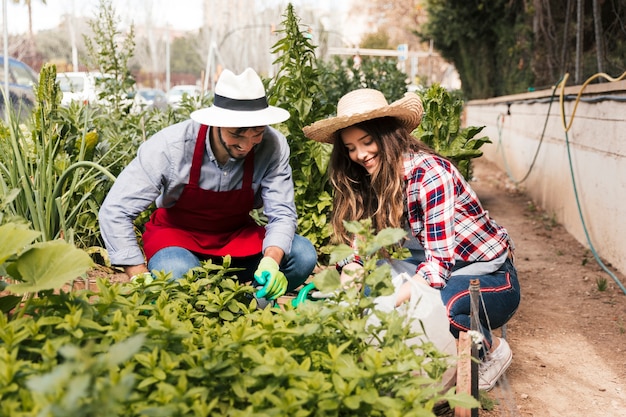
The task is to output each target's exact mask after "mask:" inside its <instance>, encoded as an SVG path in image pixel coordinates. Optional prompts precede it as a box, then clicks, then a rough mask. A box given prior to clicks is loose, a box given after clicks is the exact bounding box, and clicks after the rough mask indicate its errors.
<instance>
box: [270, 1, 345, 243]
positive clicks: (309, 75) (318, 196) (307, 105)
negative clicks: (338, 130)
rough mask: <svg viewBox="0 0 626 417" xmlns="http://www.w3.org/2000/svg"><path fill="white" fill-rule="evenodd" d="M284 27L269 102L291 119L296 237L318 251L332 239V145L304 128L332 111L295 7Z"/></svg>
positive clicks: (289, 8) (288, 123)
mask: <svg viewBox="0 0 626 417" xmlns="http://www.w3.org/2000/svg"><path fill="white" fill-rule="evenodd" d="M284 17H285V19H284V20H283V22H282V28H280V29H279V30H278V33H279V34H282V35H283V37H282V38H281V39H280V40H278V42H276V44H275V45H274V46H273V48H272V53H274V54H276V55H277V56H278V58H276V61H275V62H274V63H275V64H278V67H279V70H278V72H277V74H276V76H275V77H274V79H273V80H272V81H271V83H270V85H269V88H268V96H269V101H270V102H271V103H272V104H274V105H277V106H280V107H283V108H285V109H287V110H288V111H289V113H290V115H291V117H290V118H289V120H287V121H286V122H285V127H286V129H287V131H288V133H287V140H288V141H289V145H290V147H291V164H292V167H293V179H294V184H295V201H296V208H297V211H298V228H299V233H300V234H302V235H303V236H306V237H307V238H309V239H310V240H311V241H312V242H313V244H314V245H315V246H316V247H317V248H320V247H322V246H324V245H325V244H327V242H328V240H329V236H330V229H329V227H328V221H327V213H328V210H329V208H330V206H331V204H332V197H331V187H330V184H329V183H328V177H327V173H326V171H327V168H328V162H329V155H330V150H331V148H330V146H329V145H326V144H321V143H317V142H313V141H311V140H308V139H307V138H306V137H305V136H304V134H303V133H302V128H303V127H304V126H306V125H308V124H311V123H313V122H315V121H317V120H318V119H321V118H323V117H326V116H327V115H328V114H330V112H331V111H332V109H333V107H332V104H329V103H328V102H327V101H325V100H324V98H325V94H324V90H325V88H326V86H324V85H323V84H321V83H320V81H319V80H320V72H319V71H318V70H317V69H316V65H315V47H314V46H313V45H312V44H311V39H310V38H309V37H307V36H306V33H307V32H306V31H305V30H303V29H302V28H301V27H300V20H299V18H298V17H297V16H296V15H295V13H294V9H293V6H292V5H291V4H289V5H288V6H287V10H286V13H285V15H284Z"/></svg>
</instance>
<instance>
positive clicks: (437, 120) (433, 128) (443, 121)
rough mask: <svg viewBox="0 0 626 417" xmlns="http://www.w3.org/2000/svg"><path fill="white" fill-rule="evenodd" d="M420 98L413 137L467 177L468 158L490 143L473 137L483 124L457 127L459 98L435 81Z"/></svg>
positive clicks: (468, 177)
mask: <svg viewBox="0 0 626 417" xmlns="http://www.w3.org/2000/svg"><path fill="white" fill-rule="evenodd" d="M421 98H422V104H423V106H424V116H423V117H422V122H421V123H420V125H419V126H418V127H417V130H416V132H415V133H416V135H417V137H418V138H419V139H420V140H421V141H422V142H424V143H426V144H427V145H428V146H430V147H431V148H433V149H434V150H435V151H436V152H437V153H439V154H440V155H441V156H444V157H446V158H448V159H450V160H451V161H452V162H454V163H455V165H456V166H457V167H458V168H459V170H460V171H461V174H463V176H464V177H465V178H466V179H468V180H469V179H471V174H472V167H471V160H472V159H474V158H478V157H479V156H482V154H483V152H482V151H481V150H480V147H481V146H483V145H484V144H485V143H491V140H490V139H489V138H488V137H486V136H483V137H480V138H475V136H476V135H477V134H478V133H480V132H481V131H482V130H483V128H484V126H480V127H477V126H469V127H461V113H462V112H463V100H462V99H461V98H460V97H458V96H456V95H454V94H452V93H450V92H449V91H448V90H446V89H445V88H443V87H442V86H441V85H439V84H433V85H432V86H431V87H430V88H429V89H428V90H426V91H425V92H424V93H423V94H422V95H421Z"/></svg>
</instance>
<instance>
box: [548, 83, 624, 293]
mask: <svg viewBox="0 0 626 417" xmlns="http://www.w3.org/2000/svg"><path fill="white" fill-rule="evenodd" d="M568 76H569V74H565V76H564V77H563V81H561V94H560V96H559V103H560V107H561V120H562V122H563V130H564V131H565V144H566V147H567V159H568V161H569V169H570V176H571V178H572V185H573V187H574V196H575V197H576V206H577V208H578V215H579V216H580V221H581V224H582V226H583V231H584V232H585V238H586V239H587V244H588V245H589V249H590V250H591V253H592V254H593V257H594V258H595V260H596V262H597V263H598V265H600V267H601V268H602V269H603V270H604V271H605V272H606V273H607V274H609V276H610V277H611V278H612V279H613V281H615V283H616V284H617V285H618V286H619V287H620V289H621V290H622V292H623V293H624V294H626V287H624V284H622V283H621V282H620V280H619V279H618V278H617V276H616V275H615V274H614V273H613V272H612V271H611V270H609V269H608V268H607V267H606V265H605V264H604V262H602V260H601V259H600V256H599V255H598V253H597V252H596V250H595V248H594V246H593V243H592V242H591V238H590V237H589V232H588V230H587V225H586V224H585V218H584V216H583V212H582V208H581V207H580V199H579V198H578V189H577V187H576V179H575V177H574V167H573V165H572V156H571V153H570V145H569V135H568V134H567V132H568V131H569V130H570V128H571V127H572V123H573V122H574V116H575V115H576V109H577V107H578V103H579V102H580V97H581V95H582V93H583V91H584V89H585V88H586V87H587V85H588V84H589V83H590V82H591V81H593V80H594V79H596V78H599V77H603V78H605V79H607V80H609V81H611V82H616V81H620V80H622V79H624V78H626V72H624V73H623V74H622V75H621V76H619V77H618V78H612V77H610V76H608V75H606V74H604V73H597V74H594V75H593V76H591V77H589V78H588V79H587V81H585V82H584V83H583V85H582V86H581V88H580V91H579V92H578V96H577V97H576V101H575V103H574V109H573V111H572V117H571V118H570V122H569V124H568V123H567V121H566V120H565V100H564V99H563V97H564V91H565V84H566V83H567V78H568Z"/></svg>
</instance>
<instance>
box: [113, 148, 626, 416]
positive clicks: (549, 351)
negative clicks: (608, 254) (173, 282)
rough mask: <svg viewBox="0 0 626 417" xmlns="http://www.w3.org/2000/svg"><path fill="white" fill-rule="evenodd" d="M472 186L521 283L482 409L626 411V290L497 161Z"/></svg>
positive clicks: (484, 164) (500, 412) (480, 168)
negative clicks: (500, 363)
mask: <svg viewBox="0 0 626 417" xmlns="http://www.w3.org/2000/svg"><path fill="white" fill-rule="evenodd" d="M471 184H472V187H473V188H474V189H475V190H476V192H477V193H478V195H479V197H480V199H481V202H482V203H483V206H484V207H485V208H486V209H487V210H488V211H489V213H490V215H491V217H493V218H494V219H495V220H496V221H497V222H498V223H499V224H501V225H502V226H504V227H505V228H506V229H507V230H508V231H509V233H510V235H511V236H512V238H513V240H514V242H515V245H516V265H517V268H518V273H519V278H520V285H521V290H522V302H521V305H520V308H519V310H518V312H517V313H516V315H515V316H514V317H513V319H512V320H511V321H510V322H509V323H508V324H507V326H506V329H505V336H506V338H507V340H508V341H509V344H510V345H511V349H512V350H513V363H512V364H511V367H510V368H509V369H508V371H507V373H506V374H505V376H504V378H503V379H502V380H501V382H500V383H498V385H496V387H495V388H494V389H493V390H492V391H490V392H489V393H488V397H489V398H490V399H491V400H493V401H494V402H495V405H494V408H493V409H492V410H480V411H479V415H480V416H481V417H505V416H506V417H513V416H515V417H563V416H567V417H626V295H625V294H624V293H623V292H622V291H621V289H620V288H619V286H618V285H617V284H616V283H615V281H613V279H612V277H611V276H610V275H608V274H607V273H606V272H605V271H604V270H603V269H602V268H601V267H600V266H599V264H598V263H597V262H596V261H595V259H594V257H593V255H592V253H591V252H590V251H589V250H588V249H586V248H585V247H583V246H582V245H581V244H580V243H578V242H577V241H576V240H575V239H574V238H573V237H572V236H571V235H569V234H568V233H567V232H566V231H565V229H564V228H563V227H562V226H560V225H558V224H556V223H555V222H554V220H553V217H552V216H551V215H550V213H544V212H542V211H541V210H540V209H539V208H537V207H536V206H535V205H534V204H533V203H532V201H530V200H529V199H528V197H527V196H526V195H525V194H524V192H523V190H521V189H516V187H515V186H514V184H513V183H512V182H511V181H509V180H508V178H507V176H506V174H505V173H504V172H502V171H501V170H500V169H499V168H498V167H497V166H495V165H494V164H492V163H490V162H489V161H487V160H485V159H484V158H483V159H478V160H475V161H474V180H473V181H472V183H471ZM607 266H608V265H607ZM612 272H613V273H614V274H615V275H616V276H617V277H618V279H619V280H620V282H622V283H626V279H625V278H624V275H622V274H618V273H617V272H616V271H612ZM111 278H112V279H114V280H120V281H123V280H125V279H126V276H125V275H123V274H116V275H114V276H113V277H111ZM602 280H605V281H606V289H605V290H604V291H600V290H599V284H598V282H599V281H602Z"/></svg>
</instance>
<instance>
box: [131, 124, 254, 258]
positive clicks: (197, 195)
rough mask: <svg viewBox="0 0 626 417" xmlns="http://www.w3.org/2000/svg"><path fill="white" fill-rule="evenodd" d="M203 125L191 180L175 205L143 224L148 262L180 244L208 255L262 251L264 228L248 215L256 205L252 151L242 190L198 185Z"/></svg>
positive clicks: (158, 210) (232, 254) (245, 165)
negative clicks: (157, 254) (215, 189)
mask: <svg viewBox="0 0 626 417" xmlns="http://www.w3.org/2000/svg"><path fill="white" fill-rule="evenodd" d="M207 128H208V127H207V126H206V125H202V126H200V131H199V132H198V138H197V139H196V146H195V150H194V153H193V160H192V163H191V172H190V174H189V184H187V185H186V186H185V188H184V189H183V192H182V194H181V196H180V198H179V199H178V201H177V202H176V204H175V205H174V206H173V207H170V208H158V209H157V210H156V211H155V212H154V213H153V214H152V216H151V217H150V220H149V221H148V223H146V231H145V232H144V234H143V242H144V252H145V254H146V258H147V259H148V260H149V259H150V258H151V257H152V256H153V255H154V254H155V253H156V252H157V251H159V250H160V249H163V248H166V247H170V246H180V247H183V248H185V249H188V250H190V251H192V252H196V253H199V254H204V255H212V256H225V255H231V256H233V257H241V256H250V255H256V254H258V253H261V250H262V244H263V238H264V237H265V228H264V227H262V226H259V225H257V224H256V223H255V221H254V220H253V219H252V217H250V211H251V210H252V208H253V205H254V192H253V190H252V175H253V173H254V151H251V152H250V153H249V154H248V156H247V157H246V159H245V161H244V172H243V185H242V187H241V189H240V190H232V191H221V192H220V191H211V190H204V189H202V188H200V186H199V185H198V184H199V181H200V168H201V167H202V159H203V156H204V151H205V140H206V139H205V138H206V133H207Z"/></svg>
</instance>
